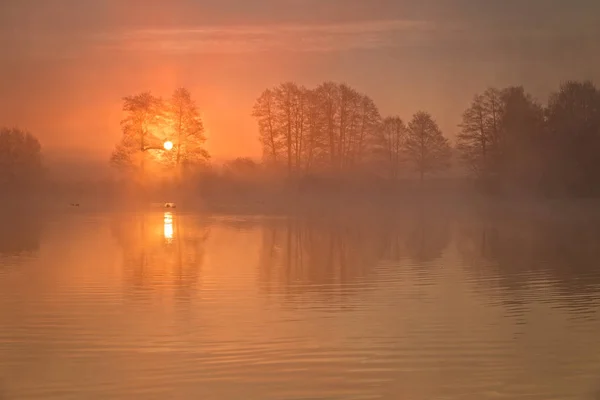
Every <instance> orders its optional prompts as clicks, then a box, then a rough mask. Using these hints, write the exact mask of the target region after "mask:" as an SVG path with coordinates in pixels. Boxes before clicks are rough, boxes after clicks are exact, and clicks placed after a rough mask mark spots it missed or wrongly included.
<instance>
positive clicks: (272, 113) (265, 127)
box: [252, 89, 282, 164]
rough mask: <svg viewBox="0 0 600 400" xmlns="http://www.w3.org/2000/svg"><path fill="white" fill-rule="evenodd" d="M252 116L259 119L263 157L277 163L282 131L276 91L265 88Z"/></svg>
mask: <svg viewBox="0 0 600 400" xmlns="http://www.w3.org/2000/svg"><path fill="white" fill-rule="evenodd" d="M252 116H253V117H255V118H256V119H257V120H258V132H259V137H260V142H261V144H262V147H263V159H264V160H265V161H268V162H270V163H274V164H276V163H277V162H278V161H279V160H280V158H281V157H280V151H281V147H282V143H281V131H280V129H278V128H279V127H278V125H277V105H276V104H275V93H274V91H273V90H271V89H267V90H265V91H264V92H263V93H262V94H261V95H260V97H259V98H258V99H257V100H256V103H255V105H254V110H253V112H252Z"/></svg>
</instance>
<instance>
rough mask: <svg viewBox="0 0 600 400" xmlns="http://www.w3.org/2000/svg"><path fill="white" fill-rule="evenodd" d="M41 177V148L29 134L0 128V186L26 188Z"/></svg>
mask: <svg viewBox="0 0 600 400" xmlns="http://www.w3.org/2000/svg"><path fill="white" fill-rule="evenodd" d="M41 175H42V147H41V145H40V142H39V141H38V140H37V138H36V137H35V136H33V135H32V134H31V133H29V132H26V131H23V130H20V129H17V128H12V129H11V128H0V186H4V187H11V188H17V187H28V186H30V185H32V184H34V183H35V182H37V181H39V180H40V178H41Z"/></svg>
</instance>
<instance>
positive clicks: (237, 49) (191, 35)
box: [95, 20, 436, 54]
mask: <svg viewBox="0 0 600 400" xmlns="http://www.w3.org/2000/svg"><path fill="white" fill-rule="evenodd" d="M434 30H436V27H435V26H434V25H433V24H431V23H428V22H425V21H411V20H389V21H365V22H351V23H332V24H284V25H281V24H280V25H262V26H214V27H196V28H186V29H178V28H173V29H140V30H129V31H124V32H119V33H117V32H111V33H109V34H101V35H96V37H95V40H96V42H97V43H98V44H99V45H101V46H102V47H103V48H104V49H107V48H108V49H113V50H121V51H142V52H165V53H185V54H189V53H247V52H259V51H273V50H287V51H298V52H302V51H313V52H319V51H344V50H353V49H373V48H383V47H389V46H393V45H395V43H397V41H398V39H399V38H402V39H403V40H404V41H406V40H410V39H411V38H412V39H416V38H418V37H422V36H423V35H427V34H430V33H431V32H433V31H434Z"/></svg>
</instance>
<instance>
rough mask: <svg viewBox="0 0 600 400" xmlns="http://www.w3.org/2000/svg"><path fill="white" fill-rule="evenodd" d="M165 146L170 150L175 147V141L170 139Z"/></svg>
mask: <svg viewBox="0 0 600 400" xmlns="http://www.w3.org/2000/svg"><path fill="white" fill-rule="evenodd" d="M163 146H164V147H165V150H167V151H169V150H171V149H172V148H173V142H171V141H170V140H167V141H166V142H165V143H164V144H163Z"/></svg>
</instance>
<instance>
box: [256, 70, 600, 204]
mask: <svg viewBox="0 0 600 400" xmlns="http://www.w3.org/2000/svg"><path fill="white" fill-rule="evenodd" d="M253 116H254V117H256V120H257V122H258V129H259V138H260V142H261V145H262V152H263V160H264V163H265V164H267V165H269V166H272V167H275V168H282V169H285V170H286V171H287V174H288V175H289V176H291V177H301V176H307V175H313V176H314V175H328V174H331V173H334V174H340V173H341V174H345V173H346V174H349V175H352V176H357V175H365V174H366V175H368V176H379V177H383V178H388V179H391V180H396V179H398V177H399V176H401V175H404V174H407V173H410V172H413V171H416V172H417V173H418V175H419V176H420V177H421V179H423V176H424V175H425V174H427V173H431V172H437V171H441V170H443V169H445V168H447V167H448V166H449V164H450V161H451V159H452V158H453V157H451V154H452V153H454V154H457V156H458V157H456V160H455V161H458V162H460V164H461V165H463V166H466V167H468V171H469V173H470V176H472V177H474V178H475V180H476V182H477V184H478V185H480V187H481V188H483V189H485V190H487V191H494V192H510V191H529V192H535V193H540V194H549V195H558V194H562V195H594V194H598V193H599V192H600V158H599V157H597V154H598V151H599V150H600V91H599V90H598V89H597V88H596V87H595V86H594V85H593V84H592V83H591V82H587V81H586V82H566V83H564V84H563V85H562V86H561V87H560V88H559V90H558V91H556V92H554V93H553V94H552V95H551V96H550V98H549V100H548V102H547V104H546V105H542V104H541V103H539V102H538V101H537V100H535V99H534V98H533V97H532V96H531V95H530V94H528V93H527V92H526V91H525V89H524V88H523V87H508V88H504V89H496V88H490V89H488V90H486V91H485V92H483V93H481V94H477V95H476V96H475V97H474V99H473V101H472V103H471V104H470V106H469V107H468V108H467V110H465V112H464V113H463V116H462V122H461V123H460V125H459V126H458V134H457V135H456V142H455V145H454V146H450V145H449V144H448V140H447V139H446V138H445V137H444V135H443V134H442V132H441V131H440V129H439V127H438V125H437V124H436V122H435V119H434V118H433V117H432V116H431V115H430V114H429V113H427V112H423V111H421V112H418V113H416V114H415V115H414V116H413V117H412V119H411V120H410V121H409V122H408V123H405V122H404V120H403V119H402V118H401V117H399V116H391V117H385V118H384V117H382V116H381V114H380V113H379V111H378V108H377V106H376V105H375V103H374V102H373V100H372V99H371V98H370V97H369V96H367V95H365V94H362V93H359V92H358V91H356V90H354V89H353V88H351V87H349V86H348V85H345V84H336V83H331V82H326V83H323V84H321V85H319V86H318V87H317V88H315V89H307V88H305V87H303V86H299V85H297V84H295V83H291V82H288V83H283V84H281V85H279V86H277V87H274V88H271V89H267V90H265V91H264V92H263V93H262V94H261V95H260V97H259V98H258V99H257V101H256V104H255V105H254V110H253ZM452 148H453V149H452ZM452 150H454V151H452Z"/></svg>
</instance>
